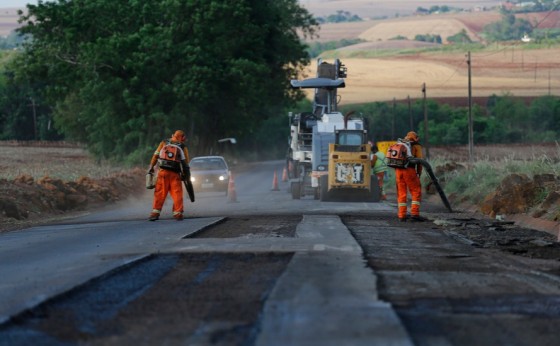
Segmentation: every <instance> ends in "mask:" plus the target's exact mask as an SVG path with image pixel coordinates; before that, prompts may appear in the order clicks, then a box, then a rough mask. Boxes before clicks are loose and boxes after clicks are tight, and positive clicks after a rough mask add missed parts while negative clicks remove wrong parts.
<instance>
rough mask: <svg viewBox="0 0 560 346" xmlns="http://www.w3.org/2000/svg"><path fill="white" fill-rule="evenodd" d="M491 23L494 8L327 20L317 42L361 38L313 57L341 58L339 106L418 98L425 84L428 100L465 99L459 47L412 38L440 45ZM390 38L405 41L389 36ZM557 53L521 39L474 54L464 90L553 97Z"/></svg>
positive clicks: (556, 16)
mask: <svg viewBox="0 0 560 346" xmlns="http://www.w3.org/2000/svg"><path fill="white" fill-rule="evenodd" d="M519 17H522V18H524V19H526V20H528V21H530V22H531V23H539V27H540V28H556V27H560V11H557V12H553V13H545V12H543V13H531V14H523V15H519ZM499 20H500V14H499V13H498V12H496V11H487V12H472V13H459V14H445V15H430V16H422V17H418V16H410V17H403V18H395V19H389V20H371V21H364V22H358V23H336V24H335V23H331V24H324V25H322V26H321V28H320V30H319V38H318V39H317V41H320V42H327V41H338V40H341V39H356V38H361V39H362V40H365V42H362V43H358V44H355V45H352V46H347V47H343V48H339V49H337V50H335V51H330V52H326V53H324V54H323V55H322V56H321V58H322V59H324V60H325V61H330V60H333V59H336V58H338V59H341V61H342V62H343V63H344V64H345V65H346V67H347V68H348V77H347V78H346V88H345V89H343V90H340V92H339V94H340V95H341V97H342V99H341V102H342V103H343V104H354V103H365V102H374V101H388V100H392V99H393V98H395V99H397V100H402V99H406V98H407V97H409V96H410V97H411V98H412V99H417V98H421V97H423V95H422V91H421V90H422V84H423V83H426V96H427V97H428V98H430V97H431V98H449V97H454V98H457V97H464V98H466V97H467V96H468V64H467V58H466V54H467V51H466V49H465V51H461V50H452V49H450V47H446V46H447V45H446V44H444V45H437V44H433V43H427V42H418V41H414V40H413V39H414V37H415V36H416V35H425V34H430V35H440V36H441V37H442V39H443V40H444V43H445V41H446V38H447V37H449V36H452V35H454V34H457V33H458V32H460V31H461V30H465V31H466V32H467V34H468V35H469V37H471V39H472V40H473V41H475V42H482V38H481V36H480V31H481V30H482V28H483V27H484V26H485V25H487V24H490V23H492V22H495V21H499ZM360 30H363V31H361V32H359V31H360ZM396 36H402V37H406V38H407V39H405V40H391V39H392V38H395V37H396ZM309 43H312V41H310V42H309ZM436 47H439V48H436ZM559 54H560V46H551V47H546V48H539V49H535V47H531V46H530V45H527V44H525V43H523V42H521V40H519V41H515V42H508V43H505V44H502V45H488V46H487V47H486V48H484V49H481V50H477V51H474V52H472V54H471V73H472V95H473V97H488V96H490V95H492V94H496V95H503V94H513V95H515V96H526V97H538V96H543V95H548V94H551V95H558V94H560V61H558V59H557V58H556V57H558V56H560V55H559ZM315 71H316V61H313V62H312V65H311V66H310V67H309V69H308V70H307V76H313V75H314V74H315ZM310 95H311V94H310ZM465 105H466V102H465Z"/></svg>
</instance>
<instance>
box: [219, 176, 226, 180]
mask: <svg viewBox="0 0 560 346" xmlns="http://www.w3.org/2000/svg"><path fill="white" fill-rule="evenodd" d="M218 179H220V181H224V180H226V177H224V176H223V175H220V177H219V178H218Z"/></svg>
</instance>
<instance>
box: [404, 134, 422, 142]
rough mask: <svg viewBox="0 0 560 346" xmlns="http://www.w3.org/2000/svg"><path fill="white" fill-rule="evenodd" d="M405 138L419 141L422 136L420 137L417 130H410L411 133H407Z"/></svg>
mask: <svg viewBox="0 0 560 346" xmlns="http://www.w3.org/2000/svg"><path fill="white" fill-rule="evenodd" d="M405 139H408V140H410V141H413V142H418V141H419V140H420V137H418V135H417V134H416V132H414V131H410V132H409V133H407V134H406V137H405Z"/></svg>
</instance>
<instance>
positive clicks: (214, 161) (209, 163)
mask: <svg viewBox="0 0 560 346" xmlns="http://www.w3.org/2000/svg"><path fill="white" fill-rule="evenodd" d="M189 165H190V167H191V169H193V170H198V171H202V170H213V169H226V164H225V162H224V160H222V159H219V158H208V159H193V160H192V161H191V162H190V164H189Z"/></svg>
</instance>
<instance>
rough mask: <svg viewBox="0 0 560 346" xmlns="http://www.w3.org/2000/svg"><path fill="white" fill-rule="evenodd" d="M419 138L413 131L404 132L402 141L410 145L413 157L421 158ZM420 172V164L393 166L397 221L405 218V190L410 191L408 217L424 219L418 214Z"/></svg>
mask: <svg viewBox="0 0 560 346" xmlns="http://www.w3.org/2000/svg"><path fill="white" fill-rule="evenodd" d="M419 140H420V138H419V137H418V135H417V134H416V132H414V131H410V132H409V133H407V134H406V137H405V138H404V140H403V142H405V143H408V144H409V145H410V151H411V154H412V156H413V157H416V158H419V159H421V158H422V157H423V155H422V146H421V145H420V143H418V141H419ZM421 174H422V165H420V164H418V165H412V164H409V165H408V166H407V167H406V168H395V176H396V180H397V205H398V216H399V221H406V220H407V215H406V212H407V192H408V191H410V196H411V205H410V219H411V221H425V220H426V219H425V218H423V217H422V216H420V201H421V200H422V187H421V185H420V175H421Z"/></svg>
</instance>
